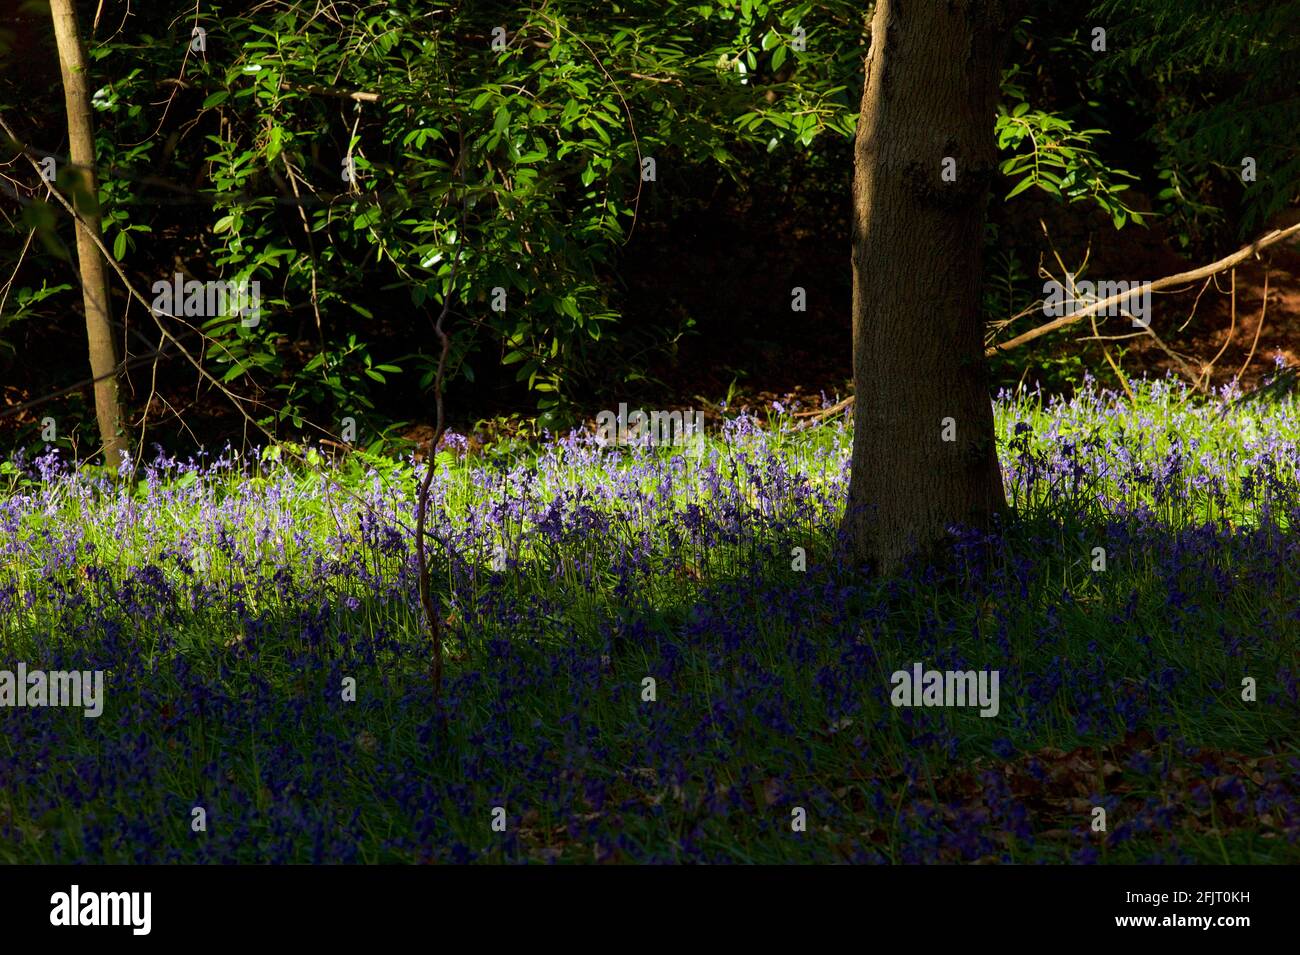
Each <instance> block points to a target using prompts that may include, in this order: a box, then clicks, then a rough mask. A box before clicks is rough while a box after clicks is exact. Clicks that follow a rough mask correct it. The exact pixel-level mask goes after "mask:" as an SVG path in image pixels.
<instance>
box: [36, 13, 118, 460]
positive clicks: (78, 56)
mask: <svg viewBox="0 0 1300 955" xmlns="http://www.w3.org/2000/svg"><path fill="white" fill-rule="evenodd" d="M50 14H51V16H52V17H53V20H54V40H55V43H56V44H57V46H58V49H59V70H60V72H61V73H62V74H63V98H64V103H65V106H66V109H67V114H68V143H69V148H68V152H69V156H70V158H71V160H72V165H73V168H74V169H75V170H76V172H77V173H78V175H79V177H80V178H79V181H78V183H77V186H76V188H75V189H73V208H75V209H76V210H77V214H78V215H79V216H80V217H81V219H82V222H83V223H84V225H82V224H78V225H77V226H76V229H77V263H78V267H79V269H80V272H81V297H82V303H83V305H84V307H85V310H86V338H87V339H88V341H89V344H90V370H91V373H92V374H93V375H94V376H95V417H96V419H97V420H98V422H99V434H100V441H101V446H102V448H103V452H104V461H105V463H107V464H111V465H113V466H114V467H116V466H117V465H118V463H119V462H120V460H121V458H120V452H125V451H128V444H127V440H126V435H125V434H124V432H123V426H124V422H125V420H126V419H125V416H124V414H123V412H122V403H121V397H120V395H119V393H118V380H117V375H118V362H117V347H116V345H115V343H114V341H113V328H112V324H111V319H110V313H109V298H108V275H107V273H106V272H105V270H104V260H103V259H102V258H101V257H100V254H99V249H98V248H97V247H96V246H95V242H94V240H93V238H92V237H91V233H93V234H94V235H96V236H97V235H99V231H100V229H99V205H98V196H99V183H98V179H97V177H96V175H95V131H94V127H93V125H92V123H91V112H90V86H89V84H88V83H87V80H86V75H87V74H86V53H85V50H84V49H83V48H82V45H81V33H80V32H79V29H78V26H77V8H76V4H75V3H74V0H50Z"/></svg>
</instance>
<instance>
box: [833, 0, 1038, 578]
mask: <svg viewBox="0 0 1300 955" xmlns="http://www.w3.org/2000/svg"><path fill="white" fill-rule="evenodd" d="M1008 7H1009V4H1008V3H1007V2H1005V0H879V2H878V3H877V4H876V10H875V16H874V17H873V19H872V23H871V50H870V53H869V54H868V56H867V63H866V74H867V75H866V83H865V87H864V90H863V95H862V111H861V114H860V116H859V118H858V128H857V139H856V143H855V156H854V178H853V209H854V232H853V378H854V391H855V395H856V400H855V402H854V404H855V408H854V432H853V461H852V468H853V470H852V477H851V480H850V483H849V509H848V511H847V512H846V514H845V518H844V521H845V523H844V531H845V535H846V539H847V542H848V544H849V547H850V553H851V555H852V556H853V557H855V558H856V559H858V560H859V561H862V562H864V563H866V564H869V565H870V566H872V567H874V568H875V569H876V570H878V571H879V572H882V573H889V572H892V571H894V570H896V569H898V567H899V566H900V565H901V564H902V562H903V561H904V560H906V559H907V558H908V557H909V556H911V555H913V554H916V553H923V552H926V551H929V550H931V549H932V548H934V547H936V546H937V545H938V544H939V543H940V542H941V541H942V540H943V539H944V538H945V536H946V532H947V528H948V527H950V526H951V525H954V524H958V523H965V524H973V525H976V526H979V525H981V524H984V523H986V522H987V521H988V520H989V518H990V517H991V515H992V514H993V513H995V512H996V511H998V510H1000V509H1003V508H1005V506H1006V499H1005V496H1004V494H1003V490H1002V476H1001V471H1000V469H999V465H998V460H997V449H996V446H995V443H994V434H993V410H992V404H991V402H990V398H989V393H988V388H987V379H986V368H985V364H984V357H983V342H982V335H981V327H980V315H979V288H980V275H981V264H980V251H981V244H982V240H983V226H984V215H985V205H986V199H987V194H988V188H989V185H990V183H991V181H992V179H993V176H994V173H995V172H996V149H995V145H994V140H993V125H994V115H995V109H996V102H997V95H998V79H999V71H1000V67H1001V58H1002V52H1003V50H1004V48H1005V46H1006V43H1005V38H1006V37H1007V36H1008V34H1009V30H1010V27H1011V25H1012V22H1013V21H1012V20H1011V13H1010V11H1009V9H1008ZM946 158H950V159H951V160H955V167H954V166H953V165H952V164H951V163H947V164H945V159H946ZM945 172H947V173H948V178H949V179H951V178H952V174H953V173H954V172H955V180H953V181H947V180H946V179H945ZM945 419H952V421H951V422H950V423H947V428H945V423H946V422H945ZM945 431H946V432H947V436H949V437H952V436H955V440H952V441H947V440H944V437H945ZM954 431H955V435H954Z"/></svg>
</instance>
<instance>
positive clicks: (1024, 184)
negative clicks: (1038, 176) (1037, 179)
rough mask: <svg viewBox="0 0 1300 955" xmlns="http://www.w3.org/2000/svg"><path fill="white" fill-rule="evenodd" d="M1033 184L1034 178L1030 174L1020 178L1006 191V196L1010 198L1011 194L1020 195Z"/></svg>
mask: <svg viewBox="0 0 1300 955" xmlns="http://www.w3.org/2000/svg"><path fill="white" fill-rule="evenodd" d="M1033 184H1034V179H1033V177H1032V176H1028V177H1026V178H1024V179H1021V180H1020V181H1019V182H1018V183H1016V187H1015V188H1014V189H1012V190H1011V191H1010V192H1008V193H1007V195H1006V198H1007V199H1010V198H1011V197H1012V196H1018V195H1020V194H1021V193H1022V192H1024V191H1025V190H1026V189H1028V188H1029V187H1030V186H1032V185H1033ZM1003 201H1005V200H1003Z"/></svg>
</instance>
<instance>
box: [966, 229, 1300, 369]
mask: <svg viewBox="0 0 1300 955" xmlns="http://www.w3.org/2000/svg"><path fill="white" fill-rule="evenodd" d="M1296 234H1300V222H1297V223H1296V224H1295V225H1293V226H1290V227H1289V228H1286V229H1274V230H1273V231H1272V232H1270V233H1268V234H1267V235H1264V236H1261V237H1260V238H1258V239H1256V240H1255V241H1254V242H1252V243H1251V244H1250V245H1247V246H1243V247H1242V248H1240V249H1238V250H1237V251H1236V252H1234V253H1232V255H1229V256H1227V257H1226V258H1222V259H1219V261H1217V262H1211V263H1210V264H1209V265H1203V266H1201V267H1200V268H1199V269H1192V270H1191V271H1190V272H1179V273H1178V274H1177V275H1169V276H1166V277H1165V278H1162V279H1157V280H1156V281H1154V282H1151V283H1150V284H1149V285H1147V286H1145V288H1148V289H1150V291H1152V292H1158V291H1160V290H1161V289H1166V288H1169V287H1170V286H1173V285H1182V284H1183V283H1185V282H1196V281H1199V280H1200V279H1203V278H1207V277H1209V276H1211V275H1217V274H1218V273H1220V272H1226V271H1227V270H1228V269H1230V268H1232V267H1233V266H1235V265H1238V264H1239V263H1241V262H1244V261H1245V260H1246V259H1248V258H1250V257H1251V256H1252V255H1254V254H1255V253H1256V252H1259V251H1260V250H1261V249H1265V248H1267V247H1268V246H1270V245H1275V244H1276V243H1278V242H1281V241H1282V240H1283V239H1285V238H1288V237H1289V236H1292V235H1296ZM1132 297H1133V292H1131V291H1129V292H1122V293H1119V294H1117V295H1112V296H1110V297H1109V298H1104V299H1102V300H1100V301H1098V302H1093V303H1092V304H1090V305H1087V306H1085V307H1083V308H1081V309H1079V310H1078V311H1077V312H1075V313H1074V314H1072V315H1062V316H1061V317H1060V318H1057V319H1053V320H1052V321H1050V322H1048V323H1047V324H1046V325H1039V326H1038V327H1037V328H1034V329H1031V330H1029V331H1027V332H1025V333H1024V334H1023V335H1017V336H1016V337H1015V338H1013V339H1011V340H1010V341H1006V342H1002V343H1001V344H998V345H992V346H990V347H989V348H986V349H985V350H984V357H985V358H992V357H993V356H994V355H996V354H998V353H999V352H1005V351H1008V350H1009V349H1012V348H1015V347H1016V346H1018V345H1023V344H1025V343H1026V342H1031V341H1033V340H1034V339H1035V338H1042V337H1043V336H1044V335H1046V334H1048V333H1049V332H1054V331H1056V330H1057V329H1058V328H1064V327H1065V326H1066V325H1073V324H1074V323H1075V322H1078V321H1081V320H1082V319H1085V318H1087V317H1088V316H1089V315H1093V314H1096V313H1097V312H1100V311H1102V310H1104V309H1108V308H1111V307H1112V306H1115V305H1121V304H1123V303H1124V302H1125V301H1126V300H1128V299H1131V298H1132Z"/></svg>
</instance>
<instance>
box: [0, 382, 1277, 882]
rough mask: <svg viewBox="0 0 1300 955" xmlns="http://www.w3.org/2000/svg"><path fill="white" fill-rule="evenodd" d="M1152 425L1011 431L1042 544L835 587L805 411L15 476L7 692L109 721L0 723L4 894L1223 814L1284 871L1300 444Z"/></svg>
mask: <svg viewBox="0 0 1300 955" xmlns="http://www.w3.org/2000/svg"><path fill="white" fill-rule="evenodd" d="M1135 387H1136V395H1137V398H1136V400H1130V399H1129V398H1127V397H1125V396H1121V395H1115V394H1112V393H1106V392H1101V391H1099V390H1097V389H1096V388H1095V387H1091V386H1090V387H1086V388H1084V389H1083V390H1081V391H1080V392H1079V394H1078V395H1076V396H1075V397H1073V398H1071V399H1068V400H1067V399H1054V400H1052V401H1049V402H1042V401H1040V400H1038V399H1037V398H1036V397H1034V396H1024V395H1021V396H1011V395H1003V396H1000V398H999V400H998V402H997V422H998V429H999V440H1000V448H999V450H1000V453H1001V459H1002V462H1003V466H1004V474H1005V481H1006V487H1007V492H1008V497H1009V499H1010V500H1011V501H1012V503H1013V506H1014V509H1015V514H1016V517H1017V519H1016V520H1013V521H1009V522H1007V523H1006V524H1004V525H1003V526H999V527H996V528H994V529H992V530H991V531H990V530H986V531H974V530H967V529H961V528H954V546H953V547H952V548H951V551H950V553H949V554H948V556H947V557H946V558H945V559H944V560H943V561H942V562H940V563H939V564H937V565H936V564H933V563H932V564H929V565H922V564H917V565H916V566H914V567H910V568H909V569H907V570H906V571H905V572H903V573H901V574H899V575H896V576H893V577H890V578H888V579H876V578H872V577H870V576H868V575H865V574H862V573H859V572H857V571H856V570H855V569H854V568H852V567H848V566H844V565H842V564H841V563H839V562H838V561H837V560H836V558H835V556H834V555H835V554H836V553H837V552H838V551H837V549H836V544H837V529H838V523H839V519H840V516H841V515H842V513H843V507H844V502H845V499H846V492H847V482H848V475H849V448H850V445H851V438H852V434H851V430H850V428H849V424H848V422H847V421H846V420H845V419H844V418H838V419H835V420H832V421H830V422H827V423H825V424H822V425H820V426H817V427H814V428H804V427H802V426H800V425H796V424H795V423H794V422H795V420H796V419H794V418H793V417H791V416H790V415H789V414H787V413H786V412H785V409H783V408H779V407H776V408H773V409H771V412H770V415H768V416H766V417H765V419H764V420H761V421H760V420H759V419H757V418H755V417H753V416H750V415H747V414H741V415H738V416H735V417H731V418H728V419H726V420H725V421H724V422H723V424H722V425H721V426H720V428H719V429H717V433H715V434H713V435H712V436H711V437H710V440H709V441H708V442H707V443H706V445H705V446H704V447H703V448H702V449H697V450H698V452H699V453H690V452H682V451H681V450H680V449H664V448H653V447H635V446H633V447H614V448H605V447H601V446H600V445H599V444H598V443H597V442H596V441H595V439H594V437H593V436H592V435H590V434H584V433H573V434H570V435H569V436H567V437H565V438H562V439H556V440H552V441H549V442H548V443H546V444H545V445H543V446H542V447H540V448H502V449H500V452H501V453H499V454H496V455H493V454H489V455H486V456H480V457H474V456H470V455H469V454H467V453H466V452H467V447H466V445H465V442H464V441H463V440H460V439H458V438H457V437H456V436H450V437H449V438H448V440H447V441H446V442H445V443H444V446H443V450H441V451H440V452H439V454H438V455H437V456H436V457H435V459H434V461H433V462H432V464H431V465H426V464H425V463H422V462H415V461H412V460H406V461H381V460H379V459H374V458H369V457H365V458H363V459H353V460H350V461H348V462H345V463H342V464H335V465H331V464H327V463H324V462H321V463H320V464H318V465H314V466H296V465H290V464H288V463H286V462H284V461H281V460H280V459H279V456H278V454H277V452H276V450H275V449H271V450H268V451H264V452H262V454H261V455H260V456H257V457H254V458H248V457H243V456H240V455H237V454H234V453H230V452H227V453H225V454H222V455H219V456H216V457H213V458H209V457H205V456H202V455H200V456H198V457H196V458H193V459H190V460H187V461H177V460H175V459H173V458H170V457H168V456H167V455H166V454H164V453H162V451H161V450H160V451H159V453H158V454H157V456H156V457H155V459H154V460H153V462H152V463H151V464H149V465H148V466H147V467H146V468H145V469H144V471H143V474H142V476H141V477H140V478H139V479H138V480H135V481H130V482H113V481H110V480H108V479H106V478H103V477H93V476H91V475H90V474H88V473H87V472H82V471H78V470H75V469H72V468H69V467H68V466H67V465H66V463H65V462H64V461H63V460H62V459H61V458H60V457H59V455H57V454H56V453H53V452H50V453H46V454H43V455H41V456H39V457H37V458H35V459H34V460H33V461H31V462H30V463H28V462H26V461H24V460H22V459H21V458H15V459H14V460H12V461H11V462H10V463H9V464H8V465H6V466H5V467H4V468H3V470H0V487H7V490H5V491H4V492H3V493H2V494H0V648H2V649H3V655H4V658H5V659H4V660H0V667H4V666H10V665H11V664H12V662H13V661H16V660H23V661H24V662H25V663H26V664H27V666H28V667H31V668H36V667H41V668H45V669H48V670H58V669H74V668H75V669H78V670H102V671H104V673H105V674H106V684H107V700H106V704H105V708H104V714H103V716H102V717H101V718H99V719H96V720H88V719H84V717H83V716H82V714H81V713H80V711H77V710H65V709H54V708H50V709H31V710H24V711H17V710H10V711H4V712H0V790H3V793H4V796H5V798H4V799H3V800H0V860H5V861H19V860H23V861H26V860H45V861H92V862H98V861H151V862H152V861H182V860H184V861H200V862H208V861H300V862H316V861H345V862H350V861H356V862H371V861H393V860H400V861H452V862H455V861H473V860H511V861H515V860H523V861H529V860H531V861H555V860H568V859H576V860H581V861H685V860H698V861H736V860H751V859H772V860H776V859H796V860H810V861H811V860H848V861H866V862H918V861H936V860H975V859H1002V860H1016V861H1019V860H1026V859H1058V860H1060V859H1066V858H1068V859H1072V860H1074V861H1080V862H1087V861H1094V860H1097V859H1102V858H1128V859H1131V860H1133V861H1143V860H1154V859H1164V860H1171V859H1186V858H1199V857H1201V856H1200V855H1199V853H1201V851H1202V848H1201V843H1200V842H1198V841H1197V835H1196V834H1197V832H1198V831H1200V828H1201V827H1200V823H1199V822H1198V820H1200V819H1201V816H1202V810H1204V812H1205V813H1209V812H1213V813H1216V814H1217V815H1216V818H1217V819H1218V820H1219V821H1220V822H1222V820H1224V819H1230V820H1232V821H1233V824H1234V825H1236V826H1237V828H1238V830H1239V832H1240V833H1241V834H1242V835H1241V838H1243V839H1245V840H1247V841H1248V842H1249V845H1250V846H1251V847H1252V849H1253V850H1258V847H1259V845H1263V846H1265V847H1266V848H1268V847H1279V848H1278V849H1277V850H1276V851H1281V852H1286V851H1289V852H1291V853H1294V852H1295V851H1296V849H1297V845H1298V844H1300V843H1298V840H1300V822H1298V821H1297V820H1300V814H1297V811H1296V810H1297V799H1300V786H1298V785H1297V783H1296V779H1297V778H1300V772H1297V770H1300V765H1298V764H1297V761H1296V760H1295V759H1294V758H1291V759H1290V761H1288V760H1287V758H1286V757H1283V756H1279V755H1277V753H1278V751H1279V750H1280V748H1281V747H1280V746H1279V741H1280V740H1284V739H1286V738H1288V736H1289V737H1290V738H1293V736H1294V730H1295V728H1296V725H1297V718H1298V715H1300V698H1298V692H1300V686H1298V669H1300V668H1298V666H1297V654H1296V647H1297V639H1298V637H1300V537H1298V536H1297V532H1296V529H1297V528H1298V527H1300V481H1298V480H1297V475H1298V474H1300V405H1297V403H1296V402H1295V401H1294V400H1291V399H1280V400H1272V399H1267V398H1259V399H1258V400H1250V399H1249V397H1248V396H1242V395H1240V394H1237V393H1235V392H1231V391H1228V392H1225V393H1223V394H1221V395H1218V396H1216V397H1215V398H1214V400H1211V401H1200V400H1194V398H1193V396H1192V395H1190V394H1188V393H1187V391H1186V389H1185V388H1183V387H1181V386H1180V385H1178V384H1177V383H1175V382H1172V381H1163V382H1151V383H1138V384H1137V385H1136V386H1135ZM426 466H434V467H437V468H438V469H439V473H438V474H437V475H436V480H435V481H434V482H433V499H432V515H433V517H432V527H431V531H430V537H429V542H428V548H429V551H430V553H431V555H432V557H431V565H432V587H433V591H434V593H435V595H436V596H437V598H438V600H439V601H440V602H441V605H442V606H443V608H444V610H445V612H446V621H445V632H446V636H447V643H446V647H445V653H446V667H447V675H446V681H445V685H444V687H443V690H442V694H441V699H440V701H439V702H438V704H437V705H435V701H434V697H433V692H432V688H431V686H430V683H429V679H428V673H429V663H430V654H431V649H430V641H429V638H428V634H427V630H426V628H425V626H424V622H423V620H422V617H421V610H420V604H419V598H418V585H419V581H418V577H417V575H418V571H417V561H416V558H415V551H414V530H413V528H414V526H415V516H414V512H415V500H414V494H415V488H416V487H417V486H418V483H419V479H420V477H421V476H422V475H423V469H424V468H425V467H426ZM6 482H7V483H6ZM796 548H802V549H803V551H804V553H805V554H806V567H804V566H798V567H797V566H796V562H794V561H792V559H791V555H792V553H793V552H794V551H795V549H796ZM1097 548H1101V549H1102V550H1103V551H1104V553H1105V555H1106V560H1105V568H1104V570H1098V569H1097V567H1096V561H1095V557H1094V555H1095V553H1096V549H1097ZM912 661H923V662H924V663H925V665H926V666H927V667H936V668H939V669H952V670H971V669H975V670H978V669H984V668H992V669H997V670H998V671H999V672H1000V674H1001V695H1002V705H1001V709H1000V713H999V715H998V717H997V718H996V719H992V720H985V719H981V718H980V717H979V716H978V714H976V713H972V712H964V711H957V710H952V709H896V708H894V707H893V706H891V705H890V697H889V683H888V679H887V678H888V674H889V673H890V672H891V671H893V670H896V669H899V668H900V667H908V666H910V665H911V663H912ZM1247 677H1249V678H1251V679H1253V680H1254V681H1255V682H1256V684H1257V685H1258V688H1259V689H1258V695H1257V698H1256V699H1254V700H1253V701H1251V702H1244V701H1243V699H1242V696H1241V685H1242V680H1243V679H1244V678H1247ZM352 681H354V683H353V685H354V686H355V693H354V696H349V694H348V693H347V692H345V691H344V688H345V687H346V686H347V685H348V684H349V683H350V682H352ZM647 681H653V686H654V692H653V693H651V694H647V693H646V689H645V687H646V685H647ZM1099 747H1100V748H1105V747H1111V748H1112V751H1113V761H1119V762H1120V763H1121V764H1122V765H1120V766H1119V768H1118V769H1117V770H1116V775H1114V776H1108V775H1107V774H1106V773H1105V772H1099V773H1079V772H1074V773H1073V775H1071V772H1069V771H1067V770H1068V767H1069V765H1071V764H1070V762H1069V761H1070V760H1071V759H1075V758H1076V757H1074V756H1070V755H1069V754H1071V753H1077V752H1080V751H1087V752H1096V751H1098V748H1099ZM1219 763H1222V764H1223V765H1219ZM1063 767H1065V768H1063ZM1243 767H1244V768H1243ZM1139 794H1140V795H1139ZM496 807H501V808H502V809H504V818H505V825H504V827H501V826H494V825H493V819H494V812H493V811H494V809H495V808H496ZM1092 807H1103V808H1105V809H1106V812H1107V814H1108V815H1109V817H1110V819H1111V825H1110V826H1109V829H1108V830H1107V831H1106V832H1097V831H1094V830H1093V829H1091V828H1090V826H1089V821H1090V818H1091V816H1090V809H1091V808H1092ZM195 808H202V809H203V810H204V815H205V817H206V827H204V828H202V829H198V830H196V829H195V828H194V826H193V823H192V820H193V813H194V810H195ZM796 809H802V810H803V812H804V813H805V814H806V817H807V819H808V825H807V827H806V829H803V830H799V829H795V828H793V827H792V826H791V817H792V812H793V811H794V810H796ZM1252 840H1253V841H1252ZM1213 846H1214V849H1213V851H1214V853H1216V855H1214V856H1213V857H1214V858H1218V856H1217V853H1219V852H1220V851H1221V845H1220V843H1219V842H1218V841H1214V842H1213ZM1125 852H1128V853H1130V855H1128V856H1125V855H1123V853H1125ZM1220 861H1221V860H1220Z"/></svg>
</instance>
